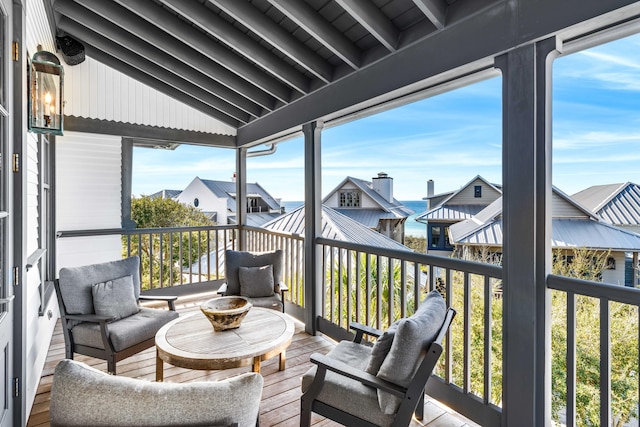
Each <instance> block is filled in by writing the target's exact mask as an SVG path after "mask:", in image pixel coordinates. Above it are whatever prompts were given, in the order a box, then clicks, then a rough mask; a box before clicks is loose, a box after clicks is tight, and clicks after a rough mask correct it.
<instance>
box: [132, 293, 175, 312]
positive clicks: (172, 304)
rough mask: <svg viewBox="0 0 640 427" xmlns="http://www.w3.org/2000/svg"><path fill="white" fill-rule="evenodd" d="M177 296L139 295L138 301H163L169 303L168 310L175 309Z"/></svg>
mask: <svg viewBox="0 0 640 427" xmlns="http://www.w3.org/2000/svg"><path fill="white" fill-rule="evenodd" d="M177 299H178V297H176V296H173V295H167V296H164V295H140V297H139V298H138V300H139V301H165V302H166V303H167V304H168V305H169V310H171V311H176V304H175V303H176V300H177Z"/></svg>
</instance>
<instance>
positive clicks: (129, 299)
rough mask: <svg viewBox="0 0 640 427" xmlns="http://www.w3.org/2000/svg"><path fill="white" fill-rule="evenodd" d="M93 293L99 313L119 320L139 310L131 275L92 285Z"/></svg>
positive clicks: (97, 312)
mask: <svg viewBox="0 0 640 427" xmlns="http://www.w3.org/2000/svg"><path fill="white" fill-rule="evenodd" d="M91 294H92V297H93V309H94V310H95V312H96V314H97V315H100V316H112V317H114V318H115V320H118V319H122V318H123V317H129V316H131V315H133V314H136V313H137V312H138V311H139V308H138V301H137V300H136V296H135V294H134V292H133V279H132V277H131V276H124V277H121V278H119V279H115V280H107V281H106V282H103V283H96V284H94V285H92V286H91Z"/></svg>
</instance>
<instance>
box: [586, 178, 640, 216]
mask: <svg viewBox="0 0 640 427" xmlns="http://www.w3.org/2000/svg"><path fill="white" fill-rule="evenodd" d="M573 197H574V198H575V199H576V200H577V201H578V202H580V203H582V204H583V205H584V206H586V207H588V208H589V209H591V210H592V211H593V212H594V213H595V214H596V215H598V216H599V217H600V218H602V220H604V221H606V222H608V223H610V224H613V225H621V226H625V225H640V186H639V185H638V184H634V183H631V182H626V183H624V184H609V185H596V186H593V187H589V188H587V189H586V190H582V191H580V192H579V193H576V194H575V195H574V196H573Z"/></svg>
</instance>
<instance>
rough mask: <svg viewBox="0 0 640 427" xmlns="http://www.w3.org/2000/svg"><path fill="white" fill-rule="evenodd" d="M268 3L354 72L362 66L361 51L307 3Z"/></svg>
mask: <svg viewBox="0 0 640 427" xmlns="http://www.w3.org/2000/svg"><path fill="white" fill-rule="evenodd" d="M268 1H269V3H271V4H272V5H273V6H274V7H275V8H276V9H278V10H279V11H280V12H282V13H283V14H285V15H286V16H287V18H289V19H291V20H292V21H293V22H295V23H296V24H298V25H299V26H300V27H301V28H302V29H304V30H305V31H306V32H307V33H309V34H310V35H311V37H313V38H314V39H316V40H317V41H318V42H320V43H322V44H323V45H324V46H325V47H326V48H327V49H329V50H330V51H331V52H333V53H334V54H336V55H337V56H338V57H339V58H340V59H342V60H343V61H344V62H346V63H347V64H348V65H349V66H350V67H351V68H353V69H354V70H357V69H358V68H360V65H361V64H362V59H361V56H362V53H361V52H360V49H358V47H357V46H356V45H355V44H353V43H352V42H351V40H349V39H348V38H347V37H345V36H344V35H343V34H342V33H341V32H340V31H338V30H337V29H336V28H335V27H334V26H333V25H331V24H330V23H329V22H327V21H326V20H325V19H324V18H322V16H320V15H319V14H318V12H316V11H315V10H313V8H311V6H309V5H308V4H307V3H305V2H303V1H300V0H268Z"/></svg>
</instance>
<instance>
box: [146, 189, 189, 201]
mask: <svg viewBox="0 0 640 427" xmlns="http://www.w3.org/2000/svg"><path fill="white" fill-rule="evenodd" d="M180 193H182V190H160V191H156V192H155V193H153V194H150V195H149V197H150V198H152V199H155V198H156V197H162V198H163V199H174V198H176V197H178V196H179V195H180Z"/></svg>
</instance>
